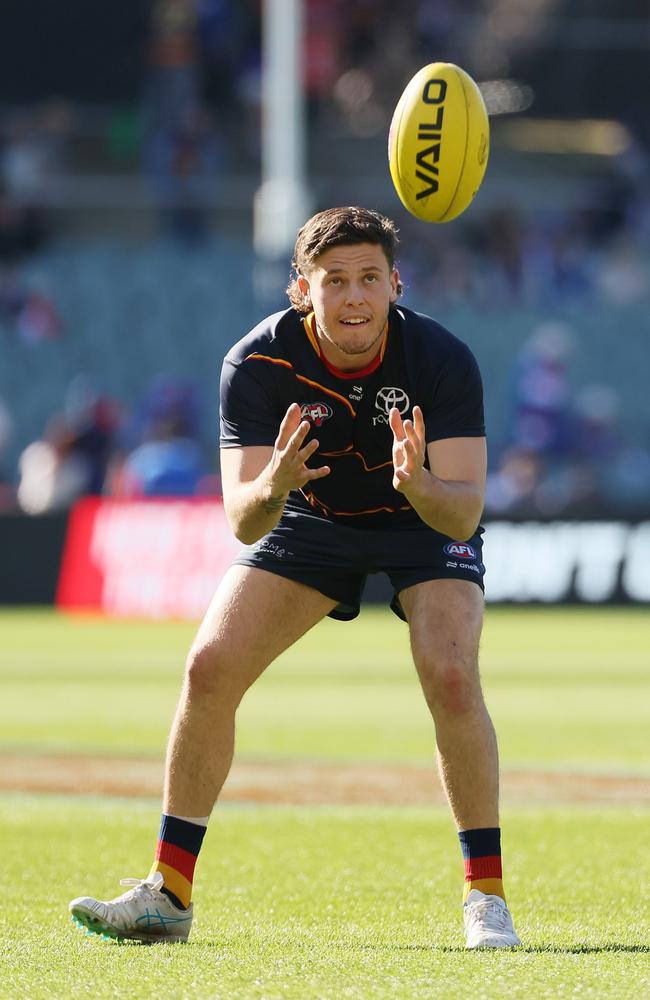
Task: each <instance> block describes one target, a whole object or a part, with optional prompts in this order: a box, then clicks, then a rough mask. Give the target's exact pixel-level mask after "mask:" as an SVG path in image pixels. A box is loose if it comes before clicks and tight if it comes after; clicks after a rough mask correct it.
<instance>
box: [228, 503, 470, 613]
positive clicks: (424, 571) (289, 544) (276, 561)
mask: <svg viewBox="0 0 650 1000" xmlns="http://www.w3.org/2000/svg"><path fill="white" fill-rule="evenodd" d="M482 534H483V529H482V528H479V529H478V531H477V533H476V534H475V535H474V537H473V538H470V539H469V541H467V542H455V541H454V540H453V539H451V538H448V537H447V536H446V535H441V534H440V533H439V532H437V531H434V530H433V529H432V528H428V527H427V526H426V525H425V524H421V525H414V526H412V527H411V526H409V527H402V528H399V529H397V530H393V531H390V530H387V529H386V528H382V529H381V530H380V529H372V530H371V529H365V528H348V527H347V526H346V525H341V524H337V523H335V522H333V521H327V520H325V519H324V518H321V517H317V516H314V515H313V514H309V513H296V512H293V511H285V512H284V514H283V515H282V517H281V519H280V521H279V522H278V524H277V525H276V527H275V528H274V529H273V531H271V532H269V534H268V535H265V536H264V537H263V538H260V540H259V541H258V542H255V543H254V544H253V545H248V546H246V548H245V549H244V550H243V551H242V552H241V553H240V555H239V556H238V557H237V558H236V559H235V564H236V565H239V566H256V567H257V568H258V569H265V570H268V572H269V573H275V574H277V575H278V576H284V577H287V578H288V579H289V580H296V581H297V582H298V583H304V584H306V585H307V586H308V587H313V588H314V589H315V590H318V591H320V592H321V593H322V594H325V596H326V597H331V598H332V600H334V601H337V602H338V604H337V606H336V607H335V608H334V609H333V610H332V611H331V612H330V618H338V619H339V620H341V621H351V619H353V618H356V617H357V615H358V614H359V608H360V605H361V593H362V591H363V587H364V584H365V582H366V577H367V576H368V574H369V573H386V574H387V575H388V577H389V579H390V582H391V584H392V587H393V590H394V596H393V599H392V601H391V608H392V610H393V611H394V612H395V614H396V615H397V616H398V617H399V618H401V619H402V620H403V621H406V617H405V615H404V611H403V610H402V606H401V604H400V602H399V593H400V591H402V590H404V589H405V588H406V587H412V586H413V585H414V584H416V583H424V582H425V581H426V580H443V579H445V580H471V581H472V583H476V584H477V585H478V586H479V587H480V588H481V590H483V576H484V574H485V567H484V566H483V562H482V553H483V542H482V540H481V536H482Z"/></svg>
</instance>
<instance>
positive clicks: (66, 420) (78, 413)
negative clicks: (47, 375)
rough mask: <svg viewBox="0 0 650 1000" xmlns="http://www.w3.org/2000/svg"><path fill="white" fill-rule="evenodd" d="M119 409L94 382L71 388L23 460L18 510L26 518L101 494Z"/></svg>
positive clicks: (81, 380) (75, 383)
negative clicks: (63, 404)
mask: <svg viewBox="0 0 650 1000" xmlns="http://www.w3.org/2000/svg"><path fill="white" fill-rule="evenodd" d="M118 422H119V410H118V408H117V406H116V404H115V403H114V402H113V401H112V400H110V399H109V398H107V397H104V396H101V395H99V394H98V393H97V391H96V390H95V388H94V387H93V385H92V383H91V382H90V380H88V379H86V378H84V377H80V378H78V379H75V380H74V381H73V383H72V384H71V386H70V388H69V390H68V394H67V398H66V405H65V410H64V412H63V413H57V414H55V415H54V416H52V417H50V419H49V420H48V422H47V426H46V429H45V433H44V435H43V438H42V439H40V440H38V441H33V442H32V443H31V444H29V445H28V446H27V447H26V448H25V449H24V451H23V453H22V454H21V456H20V459H19V475H20V481H19V485H18V493H17V497H18V503H19V506H20V507H21V508H22V510H24V511H25V512H26V513H28V514H42V513H46V512H47V511H52V510H64V509H65V508H67V507H69V506H70V505H71V504H72V503H73V502H74V501H75V500H76V499H77V497H79V496H85V495H88V494H101V493H102V492H103V489H104V481H105V478H106V473H107V469H108V463H109V460H110V457H111V453H112V450H113V447H114V441H115V436H116V432H117V429H118Z"/></svg>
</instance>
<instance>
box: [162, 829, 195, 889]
mask: <svg viewBox="0 0 650 1000" xmlns="http://www.w3.org/2000/svg"><path fill="white" fill-rule="evenodd" d="M155 857H156V861H164V863H165V864H166V865H169V866H170V867H171V868H175V869H176V871H177V872H180V874H181V875H182V876H183V877H184V878H186V879H187V880H188V882H191V881H192V879H193V878H194V868H195V866H196V854H190V852H189V851H184V850H183V848H182V847H176V846H175V845H174V844H168V843H167V841H165V840H159V841H158V845H157V847H156V854H155ZM173 891H174V890H173V889H172V892H173Z"/></svg>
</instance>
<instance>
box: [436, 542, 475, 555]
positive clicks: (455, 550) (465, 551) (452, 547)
mask: <svg viewBox="0 0 650 1000" xmlns="http://www.w3.org/2000/svg"><path fill="white" fill-rule="evenodd" d="M443 552H444V553H445V555H447V556H455V558H456V559H476V549H473V548H472V546H471V545H468V544H467V542H449V543H448V544H447V545H445V547H444V549H443Z"/></svg>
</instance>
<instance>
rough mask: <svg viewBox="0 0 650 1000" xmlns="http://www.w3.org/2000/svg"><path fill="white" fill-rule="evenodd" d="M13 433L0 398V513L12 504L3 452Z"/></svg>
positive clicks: (9, 419)
mask: <svg viewBox="0 0 650 1000" xmlns="http://www.w3.org/2000/svg"><path fill="white" fill-rule="evenodd" d="M12 433H13V420H12V418H11V414H10V412H9V408H8V407H7V405H6V404H5V402H4V400H3V399H1V398H0V513H1V512H2V511H6V510H11V509H12V507H13V506H14V491H13V487H12V484H11V476H10V474H9V470H8V468H7V466H6V465H5V458H4V453H5V450H6V448H7V445H8V444H9V442H10V440H11V435H12Z"/></svg>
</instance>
